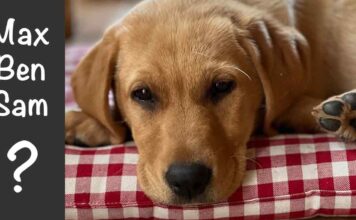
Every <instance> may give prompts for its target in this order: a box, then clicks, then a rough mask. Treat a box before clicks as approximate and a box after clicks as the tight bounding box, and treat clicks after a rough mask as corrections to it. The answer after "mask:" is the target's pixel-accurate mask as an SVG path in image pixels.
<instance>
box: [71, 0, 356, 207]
mask: <svg viewBox="0 0 356 220" xmlns="http://www.w3.org/2000/svg"><path fill="white" fill-rule="evenodd" d="M355 11H356V1H354V0H340V1H333V0H295V1H294V0H285V1H282V0H269V1H266V0H240V1H238V0H224V1H222V0H155V1H154V0H151V1H149V0H148V1H144V2H142V3H141V4H139V5H138V6H137V7H135V8H134V10H133V11H131V12H130V13H129V14H128V15H127V16H126V17H125V18H124V19H123V20H121V21H120V22H119V23H118V24H116V25H114V26H112V27H110V28H109V29H108V31H107V32H106V33H105V34H104V36H103V38H102V40H100V42H98V43H97V44H96V46H95V47H94V48H93V49H92V50H91V51H90V52H89V54H88V55H87V56H86V57H85V58H84V59H83V60H82V61H81V63H80V64H79V66H78V69H77V70H76V72H75V73H74V75H73V79H72V86H73V90H74V95H75V97H76V100H77V102H78V104H79V106H80V107H81V109H82V111H81V112H68V113H67V115H66V122H65V123H66V142H67V143H76V141H78V140H79V141H80V142H82V143H85V144H86V145H89V146H97V145H100V144H117V143H122V142H124V141H125V137H126V133H127V132H126V130H127V128H130V130H131V132H132V136H133V138H134V140H135V142H136V144H137V146H138V149H139V153H140V158H139V163H138V170H137V172H138V178H139V182H140V185H141V187H142V189H143V190H144V191H145V193H146V194H147V195H148V196H150V197H151V198H152V199H154V200H156V201H159V202H165V203H195V202H208V201H218V200H222V199H226V198H227V197H228V196H229V195H230V194H231V193H233V192H234V191H235V190H236V188H238V187H239V185H240V183H241V180H242V178H243V176H244V170H245V160H246V156H245V153H246V143H247V141H248V140H249V138H250V136H251V134H252V133H253V132H254V131H256V130H262V131H263V132H264V133H265V134H268V135H272V134H276V133H277V131H278V129H280V128H285V127H287V128H290V129H293V130H294V131H296V132H319V131H321V130H323V131H328V132H332V133H335V134H336V135H338V136H339V137H342V138H345V139H347V140H355V139H356V111H355V110H356V90H353V89H355V88H356V65H355V57H356V13H355ZM110 90H112V91H113V92H114V96H115V106H114V108H113V109H111V108H110V107H109V105H108V92H109V91H110ZM341 93H342V94H341ZM339 94H341V95H339ZM332 96H335V97H332ZM330 97H331V98H330ZM312 113H313V115H312Z"/></svg>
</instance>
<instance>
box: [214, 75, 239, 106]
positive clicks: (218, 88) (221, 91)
mask: <svg viewBox="0 0 356 220" xmlns="http://www.w3.org/2000/svg"><path fill="white" fill-rule="evenodd" d="M234 88H235V81H233V80H217V81H214V82H213V84H212V86H211V89H210V96H211V99H212V100H213V101H219V100H220V99H221V98H223V97H224V96H225V95H227V94H229V93H230V92H231V91H232V90H233V89H234Z"/></svg>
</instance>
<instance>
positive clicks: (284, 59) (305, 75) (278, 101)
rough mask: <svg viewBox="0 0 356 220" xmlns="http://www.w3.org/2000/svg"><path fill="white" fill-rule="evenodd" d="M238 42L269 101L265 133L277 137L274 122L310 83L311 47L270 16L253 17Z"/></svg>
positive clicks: (303, 38)
mask: <svg viewBox="0 0 356 220" xmlns="http://www.w3.org/2000/svg"><path fill="white" fill-rule="evenodd" d="M243 26H244V27H246V29H245V30H242V31H243V32H244V34H245V36H244V37H241V36H238V37H237V39H238V41H239V43H240V44H241V46H242V47H243V48H244V49H245V50H246V52H247V53H248V55H249V56H250V58H251V59H252V62H253V64H254V66H255V68H256V71H257V73H258V75H259V78H260V80H261V83H262V86H263V90H264V93H265V99H266V100H265V101H266V114H265V121H264V131H265V133H267V134H275V133H276V132H275V130H274V129H273V127H272V124H273V122H274V121H275V120H276V119H277V118H278V117H279V116H280V115H281V114H282V113H283V112H284V111H286V110H287V109H288V108H289V107H290V106H291V105H292V104H293V102H294V101H295V99H296V98H297V97H299V96H300V95H302V94H303V93H304V92H305V90H306V88H307V85H308V83H309V60H310V58H309V56H310V53H309V45H308V42H307V40H306V39H305V37H304V36H303V35H302V34H301V33H300V32H299V31H298V30H296V29H295V28H292V27H288V26H285V25H283V24H281V23H280V22H278V21H276V20H275V19H273V18H271V17H268V16H261V17H257V18H252V19H251V20H249V21H248V23H247V24H245V25H243Z"/></svg>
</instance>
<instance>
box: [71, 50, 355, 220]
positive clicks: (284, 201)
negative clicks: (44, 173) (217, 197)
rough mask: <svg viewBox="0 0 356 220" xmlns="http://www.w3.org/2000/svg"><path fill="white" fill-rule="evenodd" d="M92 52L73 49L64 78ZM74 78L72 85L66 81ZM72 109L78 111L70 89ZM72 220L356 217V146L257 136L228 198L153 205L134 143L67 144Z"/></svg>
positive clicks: (317, 138)
mask: <svg viewBox="0 0 356 220" xmlns="http://www.w3.org/2000/svg"><path fill="white" fill-rule="evenodd" d="M86 50H87V48H86V47H74V48H67V50H66V77H68V76H69V75H70V73H71V72H72V70H73V68H74V67H75V65H76V64H77V62H78V60H79V58H80V57H81V56H82V55H83V54H84V53H85V52H86ZM67 81H68V80H67ZM66 105H67V107H68V108H67V109H70V108H73V107H75V104H74V102H73V99H72V96H71V93H70V88H69V87H67V88H66ZM65 153H66V160H65V169H66V174H65V208H66V219H83V220H88V219H122V218H155V219H182V218H184V219H212V218H234V219H286V218H302V217H312V216H315V215H343V216H350V215H355V216H356V143H344V142H342V141H340V140H338V139H336V138H334V137H332V136H330V135H325V134H320V135H284V136H277V137H273V138H253V139H252V140H251V141H250V143H249V146H248V154H249V157H252V158H254V159H251V160H249V161H248V162H247V171H246V177H245V179H244V181H243V184H242V187H240V188H239V189H238V190H237V191H236V192H235V193H234V194H233V195H232V196H231V197H230V198H229V199H228V200H227V201H224V202H221V203H216V204H207V205H200V206H190V207H182V206H166V205H162V204H155V203H153V202H152V201H151V200H150V199H149V198H147V197H146V196H145V195H144V193H143V192H142V190H141V189H140V188H139V186H138V183H137V178H136V163H137V159H138V154H137V149H136V147H135V145H134V143H126V144H123V145H119V146H108V147H103V148H93V149H83V148H77V147H74V146H66V150H65Z"/></svg>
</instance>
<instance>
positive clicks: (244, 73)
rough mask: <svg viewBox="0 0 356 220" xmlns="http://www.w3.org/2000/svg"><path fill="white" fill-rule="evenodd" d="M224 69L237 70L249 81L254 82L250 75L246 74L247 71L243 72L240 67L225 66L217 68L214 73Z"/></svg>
mask: <svg viewBox="0 0 356 220" xmlns="http://www.w3.org/2000/svg"><path fill="white" fill-rule="evenodd" d="M223 68H232V69H235V70H237V71H239V72H240V73H242V74H243V75H244V76H246V77H247V78H248V79H249V80H251V81H252V78H251V77H250V75H249V74H248V73H246V72H245V71H243V70H242V69H240V68H239V67H237V66H232V65H224V66H221V67H218V68H216V69H215V70H214V71H213V72H216V71H218V70H220V69H223Z"/></svg>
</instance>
